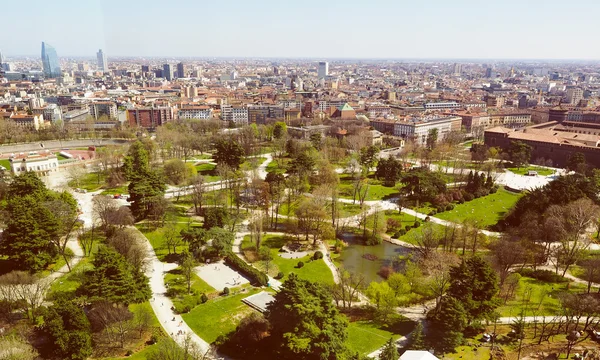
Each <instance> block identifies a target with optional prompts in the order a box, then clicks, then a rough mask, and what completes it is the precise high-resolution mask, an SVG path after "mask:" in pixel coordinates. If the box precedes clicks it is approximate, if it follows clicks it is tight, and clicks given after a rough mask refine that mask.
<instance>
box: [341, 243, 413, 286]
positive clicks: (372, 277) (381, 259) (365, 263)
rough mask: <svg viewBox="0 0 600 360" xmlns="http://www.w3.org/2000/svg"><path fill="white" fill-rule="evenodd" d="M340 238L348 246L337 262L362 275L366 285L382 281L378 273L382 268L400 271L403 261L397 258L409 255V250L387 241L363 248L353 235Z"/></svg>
mask: <svg viewBox="0 0 600 360" xmlns="http://www.w3.org/2000/svg"><path fill="white" fill-rule="evenodd" d="M341 238H342V240H344V242H346V243H347V244H348V246H346V247H345V248H344V249H343V250H342V254H341V256H340V257H339V262H340V263H341V264H342V266H343V267H344V268H345V269H346V270H348V271H350V272H353V273H359V274H363V275H364V276H365V278H366V280H367V283H371V282H372V281H382V280H383V278H382V277H381V276H380V275H379V274H378V273H379V271H380V270H381V268H383V267H386V266H387V267H391V268H392V269H394V270H395V271H399V270H401V269H402V267H403V265H404V260H400V259H399V257H400V256H401V255H408V254H410V249H408V248H406V247H403V246H399V245H394V244H392V243H389V242H387V241H384V242H382V243H381V244H379V245H374V246H365V245H362V240H361V239H360V237H358V236H357V235H355V234H351V233H344V234H342V236H341Z"/></svg>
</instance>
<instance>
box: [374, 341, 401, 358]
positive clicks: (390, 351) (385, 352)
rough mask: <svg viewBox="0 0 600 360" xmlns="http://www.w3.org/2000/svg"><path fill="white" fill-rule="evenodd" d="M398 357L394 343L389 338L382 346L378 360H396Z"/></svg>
mask: <svg viewBox="0 0 600 360" xmlns="http://www.w3.org/2000/svg"><path fill="white" fill-rule="evenodd" d="M399 357H400V355H398V347H397V346H396V342H394V339H392V338H390V339H389V340H388V341H387V342H386V343H385V345H384V346H383V349H382V350H381V353H380V354H379V360H398V358H399Z"/></svg>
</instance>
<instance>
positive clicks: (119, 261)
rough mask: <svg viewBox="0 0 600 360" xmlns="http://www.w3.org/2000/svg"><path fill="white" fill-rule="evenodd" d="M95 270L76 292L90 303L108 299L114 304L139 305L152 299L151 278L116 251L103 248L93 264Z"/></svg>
mask: <svg viewBox="0 0 600 360" xmlns="http://www.w3.org/2000/svg"><path fill="white" fill-rule="evenodd" d="M92 264H93V265H94V268H93V269H92V270H89V271H87V272H86V277H85V280H84V282H83V283H82V284H81V286H80V287H79V288H78V289H77V292H78V294H80V295H83V296H87V297H88V298H89V299H90V300H91V301H97V300H108V301H111V302H114V303H121V304H131V303H140V302H144V301H146V300H148V299H149V298H150V294H151V292H150V287H149V285H148V278H147V277H146V276H145V275H144V274H143V273H141V272H139V271H135V270H134V269H133V268H132V267H131V265H130V264H129V263H128V262H127V260H125V258H124V257H123V255H121V254H119V253H118V252H117V251H116V250H114V249H112V248H110V247H107V246H100V247H99V248H98V252H97V253H96V255H95V256H94V260H93V261H92Z"/></svg>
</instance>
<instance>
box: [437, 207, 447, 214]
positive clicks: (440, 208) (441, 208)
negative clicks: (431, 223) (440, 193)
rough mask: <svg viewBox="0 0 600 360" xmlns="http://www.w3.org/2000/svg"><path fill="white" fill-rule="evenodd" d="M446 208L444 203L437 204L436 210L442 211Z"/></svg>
mask: <svg viewBox="0 0 600 360" xmlns="http://www.w3.org/2000/svg"><path fill="white" fill-rule="evenodd" d="M445 210H446V205H438V207H437V208H436V212H438V213H443V212H444V211H445Z"/></svg>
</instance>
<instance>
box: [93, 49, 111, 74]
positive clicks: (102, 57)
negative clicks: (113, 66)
mask: <svg viewBox="0 0 600 360" xmlns="http://www.w3.org/2000/svg"><path fill="white" fill-rule="evenodd" d="M96 57H97V58H98V70H100V71H102V72H108V61H106V54H105V53H104V51H102V49H100V50H98V52H97V53H96Z"/></svg>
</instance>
